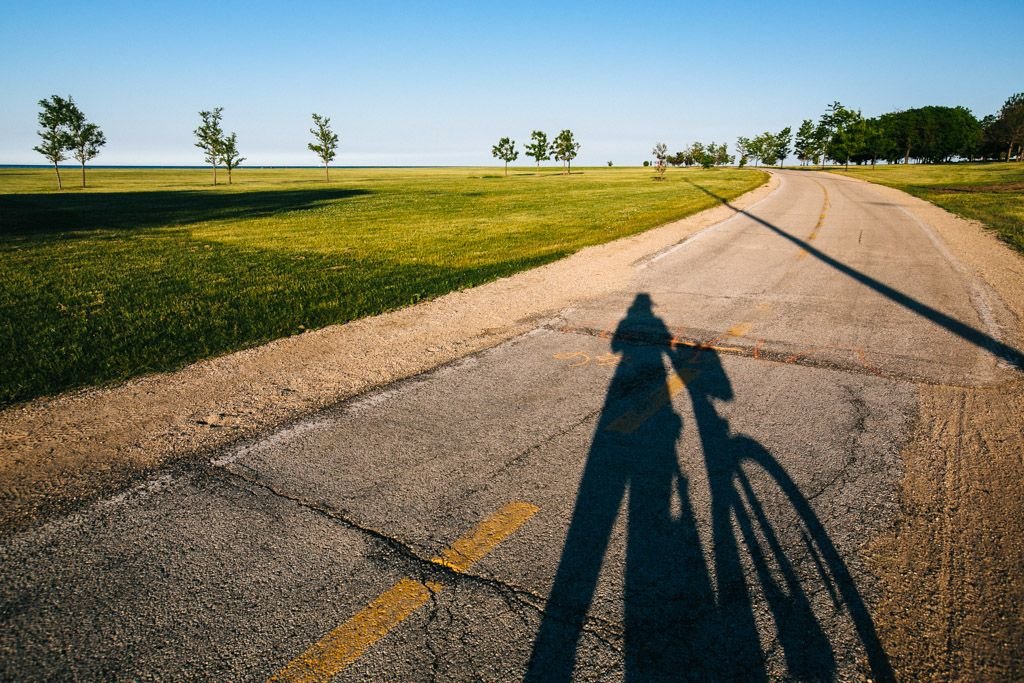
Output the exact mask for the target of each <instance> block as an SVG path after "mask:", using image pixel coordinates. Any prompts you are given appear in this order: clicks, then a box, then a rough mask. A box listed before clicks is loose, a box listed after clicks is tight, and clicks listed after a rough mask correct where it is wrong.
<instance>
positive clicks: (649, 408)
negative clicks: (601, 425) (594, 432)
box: [605, 368, 697, 434]
mask: <svg viewBox="0 0 1024 683" xmlns="http://www.w3.org/2000/svg"><path fill="white" fill-rule="evenodd" d="M680 375H682V376H680ZM696 376H697V371H696V370H691V369H689V368H685V369H683V371H682V372H681V373H679V374H675V373H673V374H672V376H671V377H669V378H668V379H667V380H665V385H664V386H660V387H658V388H657V389H655V390H654V391H653V392H651V394H650V396H648V397H647V400H645V401H644V403H643V408H640V409H638V410H628V411H626V412H625V413H623V414H622V415H620V416H619V417H617V418H615V420H614V421H613V422H612V423H611V424H610V425H608V426H607V427H605V429H607V430H608V431H610V432H620V433H622V434H632V433H633V432H635V431H636V430H637V429H639V428H640V425H642V424H643V423H644V422H646V421H647V420H649V419H651V418H652V417H654V415H655V414H656V413H657V412H658V411H659V410H661V409H662V408H664V407H665V406H666V405H668V403H669V402H670V401H671V400H672V397H674V396H675V395H676V394H678V393H679V392H680V391H681V390H682V389H683V387H685V386H686V383H687V382H691V381H693V378H694V377H696Z"/></svg>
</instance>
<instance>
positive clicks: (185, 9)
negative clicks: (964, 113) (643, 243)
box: [0, 0, 1024, 165]
mask: <svg viewBox="0 0 1024 683" xmlns="http://www.w3.org/2000/svg"><path fill="white" fill-rule="evenodd" d="M629 4H630V3H624V2H600V1H597V0H592V1H591V2H579V3H554V2H537V3H531V2H503V3H489V2H485V1H483V0H478V1H477V2H445V3H442V2H438V3H428V2H388V1H380V2H365V3H354V2H352V3H350V2H323V3H320V2H312V1H307V2H300V3H285V2H259V1H258V0H252V1H250V2H231V1H227V0H219V1H218V2H208V1H207V2H187V1H184V0H183V1H181V2H172V3H161V2H139V1H138V0H134V1H132V2H102V1H101V0H96V1H95V2H80V1H79V2H68V3H63V2H48V1H46V0H35V1H33V2H17V1H13V0H5V1H4V3H3V12H2V16H3V18H2V20H0V42H2V44H3V45H4V50H3V56H2V57H0V93H2V95H0V97H2V106H0V163H44V159H43V158H42V157H41V156H39V155H38V154H37V153H35V152H33V151H32V146H33V145H35V144H36V136H35V130H36V113H37V109H38V107H37V104H36V102H37V101H38V100H39V99H40V98H43V97H47V96H49V95H52V94H55V93H56V94H61V95H68V94H70V95H72V96H74V98H75V100H76V101H77V102H78V103H79V105H80V106H81V107H82V109H83V110H84V111H85V113H86V115H87V116H88V117H89V118H90V119H91V120H93V121H95V122H96V123H98V124H100V126H101V127H102V128H103V129H104V131H105V132H106V135H107V139H108V144H107V147H106V148H105V149H104V151H103V153H102V154H101V155H100V156H99V157H97V158H96V160H95V161H94V163H97V164H197V165H198V164H201V163H202V155H201V153H200V152H199V150H197V149H195V148H194V147H193V146H192V143H193V138H192V130H193V129H194V128H195V127H196V125H197V123H198V116H197V112H198V111H199V110H200V109H208V108H212V107H215V106H221V107H223V108H224V125H225V129H226V130H228V131H236V132H237V133H238V139H239V147H240V148H241V150H242V153H243V155H244V156H246V157H247V158H248V162H247V165H262V164H268V165H270V164H303V165H312V164H315V163H316V159H315V158H314V156H313V155H312V153H310V152H308V151H307V150H306V148H305V147H306V143H307V141H308V138H309V135H308V129H309V127H310V125H311V124H310V114H311V113H312V112H314V111H315V112H318V113H322V114H325V115H327V116H330V117H331V118H332V121H333V124H334V127H335V129H336V131H337V132H338V134H339V135H340V137H341V147H340V150H339V156H338V159H337V161H336V162H335V163H336V164H338V165H347V164H351V165H363V164H370V165H376V164H400V165H401V164H426V165H431V164H490V163H495V161H494V160H493V159H492V158H491V156H490V149H491V145H493V144H494V143H495V142H496V141H497V139H498V138H499V137H501V136H503V135H509V136H511V137H512V138H513V139H515V140H517V141H518V142H520V143H521V142H523V141H524V140H526V139H527V138H528V136H529V133H530V131H531V130H533V129H541V130H545V131H547V132H548V133H549V134H553V133H556V132H557V131H558V130H560V129H562V128H571V129H572V130H573V131H574V132H575V133H576V135H577V137H578V138H579V139H580V141H581V142H582V144H583V148H582V150H581V153H580V158H579V162H580V163H582V164H604V163H605V162H606V161H607V160H612V161H614V162H615V163H616V164H620V165H627V164H637V163H639V162H640V161H641V160H643V159H645V158H648V156H649V151H650V148H651V147H652V146H653V144H654V143H655V142H658V141H664V142H666V143H668V145H669V147H670V148H671V149H673V150H674V149H678V148H680V147H682V146H683V145H684V144H687V143H689V142H691V141H694V140H701V141H705V142H707V141H711V140H715V141H722V140H725V141H727V142H729V143H730V146H731V144H732V142H733V141H735V139H736V136H737V135H751V134H756V133H758V132H760V131H763V130H767V129H770V130H777V129H780V128H782V127H784V126H787V125H790V126H793V127H796V126H797V125H799V123H800V121H801V119H803V118H816V117H817V116H818V115H819V114H820V113H821V111H822V110H823V109H824V107H825V105H827V104H828V103H829V102H832V101H833V100H837V99H838V100H840V101H841V102H843V103H844V104H846V105H848V106H853V107H856V108H860V109H861V110H862V111H863V112H864V113H865V114H866V115H874V114H877V113H881V112H884V111H891V110H893V109H898V108H908V107H914V106H921V105H926V104H940V105H964V106H967V107H969V108H970V109H971V110H972V111H974V113H975V114H976V115H978V116H981V115H984V114H986V113H991V112H994V111H996V110H997V109H998V108H999V106H1000V105H1001V104H1002V102H1003V101H1004V100H1005V99H1006V97H1008V96H1009V95H1010V94H1012V93H1014V92H1018V91H1022V90H1024V49H1022V48H1021V46H1020V42H1019V27H1020V26H1021V25H1024V2H1020V1H1019V0H1016V1H1014V2H974V3H965V2H945V1H943V0H933V1H931V2H892V1H890V2H874V1H865V2H858V3H855V2H844V3H831V2H778V3H768V2H758V3H755V2H716V3H708V2H701V3H698V2H681V1H677V2H644V3H640V4H638V5H637V6H635V7H630V6H628V5H629ZM521 161H526V162H528V161H529V160H527V159H525V158H523V157H521Z"/></svg>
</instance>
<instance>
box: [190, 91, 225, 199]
mask: <svg viewBox="0 0 1024 683" xmlns="http://www.w3.org/2000/svg"><path fill="white" fill-rule="evenodd" d="M222 111H223V108H222V107H217V108H216V109H214V110H213V111H201V112H199V118H200V119H201V123H200V124H199V127H198V128H196V129H195V131H194V132H195V136H196V147H198V148H199V149H201V150H203V159H205V161H206V163H208V164H210V165H212V166H213V184H214V185H216V184H217V164H218V163H220V158H221V144H223V142H224V130H223V129H222V128H221V127H220V121H221V118H222V117H221V112H222Z"/></svg>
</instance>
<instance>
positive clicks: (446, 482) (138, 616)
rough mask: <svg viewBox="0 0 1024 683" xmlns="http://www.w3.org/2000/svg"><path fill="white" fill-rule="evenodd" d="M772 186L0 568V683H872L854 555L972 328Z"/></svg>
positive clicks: (983, 378) (933, 259)
mask: <svg viewBox="0 0 1024 683" xmlns="http://www.w3.org/2000/svg"><path fill="white" fill-rule="evenodd" d="M880 196H881V195H879V194H878V193H877V192H876V191H875V190H874V189H873V188H872V187H871V186H869V185H866V184H862V183H857V182H852V181H848V180H845V179H838V178H831V177H828V176H826V175H823V174H801V173H790V172H786V173H782V174H781V184H780V186H779V188H778V190H777V191H775V192H774V193H772V194H771V195H769V196H768V197H766V198H765V199H764V200H762V201H761V202H759V203H758V204H756V205H754V206H753V207H750V208H749V209H747V210H746V211H745V212H738V213H737V214H736V215H735V216H734V217H732V218H730V219H728V220H726V221H724V222H722V223H719V224H717V225H715V226H713V227H712V228H709V229H707V230H705V231H703V232H700V233H698V234H696V235H695V236H693V237H692V238H690V239H689V240H687V241H685V242H683V243H681V244H680V245H677V246H676V247H673V248H672V249H670V250H667V251H665V252H662V253H659V254H654V255H651V257H650V258H648V259H646V260H644V261H643V262H641V263H638V264H637V267H636V277H635V279H634V281H633V283H632V284H631V286H630V287H629V288H628V289H626V290H624V291H622V292H620V293H618V294H616V295H614V296H605V297H601V298H598V299H594V300H591V301H589V302H587V303H585V304H583V305H580V306H578V307H576V308H574V309H571V310H565V311H563V312H562V313H561V314H560V315H559V316H558V317H557V318H555V319H552V320H549V321H547V322H546V323H545V324H543V325H541V326H540V327H538V328H537V329H536V330H534V331H533V332H531V333H530V334H527V335H524V336H522V337H519V338H517V339H515V340H513V341H511V342H508V343H506V344H503V345H501V346H499V347H497V348H494V349H491V350H489V351H486V352H484V353H480V354H477V355H474V356H471V357H468V358H465V359H463V360H461V361H459V362H457V363H454V364H452V365H449V366H446V367H443V368H441V369H438V370H436V371H434V372H431V373H428V374H425V375H422V376H419V377H416V378H414V379H412V380H407V381H403V382H400V383H397V384H395V385H392V386H390V387H387V388H386V389H384V390H381V391H378V392H375V393H373V394H369V395H365V396H362V397H359V398H358V399H355V400H352V401H349V402H346V403H344V404H342V405H339V406H337V407H335V408H333V409H331V410H328V411H326V412H324V413H322V414H319V415H316V416H315V417H313V418H311V419H308V420H304V421H302V422H300V423H297V424H294V425H290V426H289V427H287V428H285V429H283V430H281V431H279V432H277V433H274V434H271V435H267V436H265V437H263V438H261V439H258V440H256V441H253V442H250V443H246V444H242V445H237V446H235V447H233V448H231V449H229V450H227V451H223V452H218V453H216V454H213V455H212V456H211V458H210V460H209V462H203V463H198V464H197V463H191V464H186V465H182V466H179V467H176V468H173V469H168V470H167V471H165V472H164V473H162V474H161V476H159V477H157V478H155V479H152V480H150V481H147V482H144V483H143V484H140V486H139V487H137V488H136V489H134V490H132V491H129V492H127V493H124V494H121V495H119V496H117V497H115V498H112V499H109V500H105V501H101V502H99V503H96V504H94V505H91V506H89V507H86V508H84V509H83V510H81V511H80V512H78V513H75V514H72V515H69V516H65V517H62V518H60V519H54V520H52V521H50V522H48V523H46V524H44V525H41V526H38V527H36V528H33V529H30V530H28V531H24V532H21V533H19V534H17V535H15V536H13V537H10V538H7V539H4V540H3V541H2V545H0V573H2V575H3V577H4V579H3V582H2V584H0V617H2V621H3V625H4V627H3V629H2V630H0V679H4V680H39V681H44V680H104V681H106V680H197V679H202V680H218V681H228V680H266V679H268V678H270V677H272V676H277V680H326V679H329V678H330V677H331V676H336V680H344V681H347V680H367V681H382V680H389V681H390V680H396V681H397V680H414V681H420V680H443V681H470V680H488V681H509V680H521V679H528V680H537V681H549V680H550V681H558V680H570V679H578V680H602V681H603V680H631V681H641V680H688V679H698V680H718V679H723V680H729V679H737V680H758V679H781V678H787V679H792V678H796V679H802V680H830V679H835V678H839V679H863V678H865V677H870V678H872V679H874V680H885V679H887V678H890V677H891V675H892V671H891V669H890V662H889V656H888V654H887V653H886V651H885V649H884V647H883V646H882V644H881V643H880V641H879V638H878V634H877V628H876V624H875V622H874V619H873V616H872V607H873V605H875V604H876V603H877V602H878V600H879V597H880V596H879V594H878V593H879V587H878V585H877V580H876V579H875V578H874V577H873V576H872V575H871V573H870V572H869V571H867V569H866V566H865V563H864V560H863V556H862V555H863V549H864V547H865V546H866V544H868V543H869V542H870V541H871V540H872V539H873V538H875V537H877V536H878V535H879V534H880V533H883V532H884V531H886V530H887V529H890V528H891V527H892V525H893V524H894V523H895V521H896V519H897V514H898V505H897V502H898V501H897V493H898V489H897V487H898V483H899V480H900V477H901V474H902V472H901V467H902V465H901V460H900V457H899V453H900V449H901V447H902V446H903V445H904V444H905V443H906V440H907V439H908V438H909V432H910V428H911V426H912V425H913V423H914V420H915V416H916V413H917V409H918V405H917V401H918V398H917V396H918V393H917V387H918V385H919V384H921V383H932V384H956V385H984V384H988V383H992V382H995V381H996V380H997V379H998V377H999V376H1000V373H1004V372H1005V371H1006V370H1005V366H1006V365H1007V359H1009V360H1010V361H1014V360H1017V361H1019V359H1018V358H1015V357H1013V351H1012V350H1011V349H1008V348H1006V347H1004V346H1002V345H1001V344H1000V343H999V342H998V339H997V336H998V334H997V330H996V329H995V328H994V325H993V322H992V321H993V320H994V319H996V318H997V317H998V314H999V310H998V307H999V306H1000V304H999V301H998V298H997V297H995V295H994V294H993V293H992V292H990V291H988V290H987V289H986V288H985V286H984V285H983V284H981V283H980V282H978V281H974V280H972V279H971V278H970V277H969V276H968V275H967V274H966V271H965V270H964V269H963V268H961V267H959V266H958V265H957V263H956V260H955V258H954V257H953V256H952V255H951V254H950V253H948V251H947V250H946V249H945V248H944V247H943V246H942V244H941V242H939V241H938V239H937V238H936V237H935V236H934V235H933V234H932V232H931V231H930V229H929V228H928V226H926V225H924V224H922V223H920V221H919V220H918V219H917V218H915V217H914V216H912V215H911V214H909V213H908V212H906V211H904V210H902V209H900V208H899V207H898V206H894V205H890V204H887V203H886V202H885V201H884V200H882V199H880V198H879V197H880Z"/></svg>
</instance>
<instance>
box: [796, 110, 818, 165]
mask: <svg viewBox="0 0 1024 683" xmlns="http://www.w3.org/2000/svg"><path fill="white" fill-rule="evenodd" d="M793 152H794V153H795V154H796V158H797V159H799V160H800V163H801V164H808V163H811V162H815V163H816V162H817V161H818V137H817V136H816V135H815V134H814V122H813V121H811V120H810V119H804V120H803V123H801V124H800V128H798V129H797V131H796V144H795V145H794V147H793Z"/></svg>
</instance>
